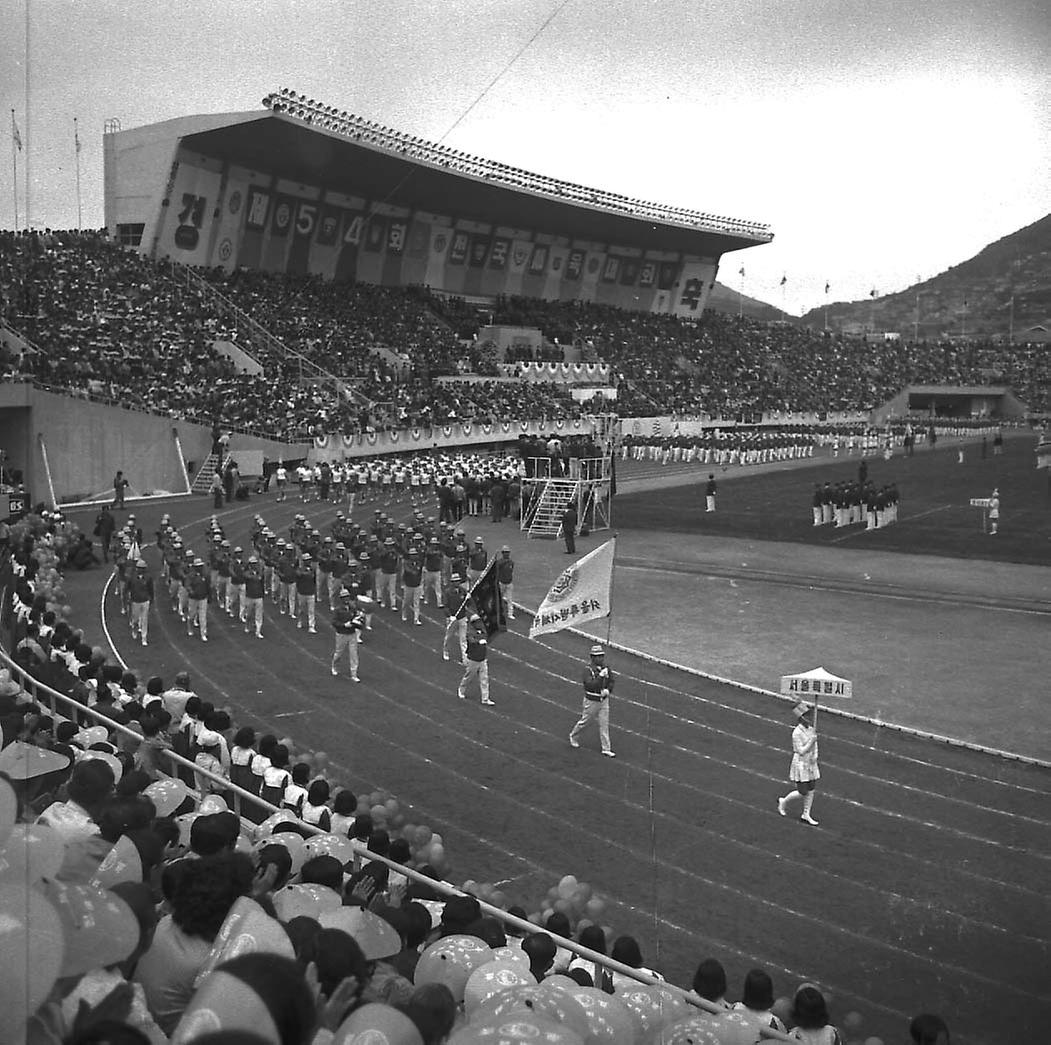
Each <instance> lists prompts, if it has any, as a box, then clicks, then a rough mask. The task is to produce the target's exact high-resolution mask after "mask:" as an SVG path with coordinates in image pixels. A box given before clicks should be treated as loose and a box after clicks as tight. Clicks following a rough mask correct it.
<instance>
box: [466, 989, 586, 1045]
mask: <svg viewBox="0 0 1051 1045" xmlns="http://www.w3.org/2000/svg"><path fill="white" fill-rule="evenodd" d="M546 983H547V980H544V981H543V983H541V984H537V983H535V982H534V983H528V984H523V985H521V986H518V987H508V988H507V989H505V990H502V991H500V992H499V993H498V994H494V995H491V996H490V997H489V998H488V999H486V1001H484V1002H483V1003H482V1004H481V1006H479V1008H478V1009H477V1011H476V1012H475V1014H474V1017H473V1021H474V1022H476V1023H477V1022H481V1021H483V1020H484V1021H490V1020H492V1019H494V1018H496V1017H505V1018H511V1017H514V1016H519V1015H522V1016H524V1015H534V1016H541V1017H543V1018H544V1019H549V1020H553V1021H554V1022H555V1023H558V1024H560V1025H561V1026H563V1027H568V1028H569V1029H570V1030H572V1031H573V1032H574V1033H576V1034H579V1035H580V1037H581V1038H583V1039H584V1040H585V1041H586V1040H587V1038H588V1036H589V1031H588V1017H587V1013H586V1012H585V1011H584V1010H583V1008H581V1006H580V1005H579V1003H578V1002H577V1001H576V1000H575V999H573V998H571V997H570V996H569V994H568V993H566V992H565V991H560V990H552V989H550V988H549V987H546V986H545V985H546ZM569 983H570V984H571V985H572V984H573V981H572V980H570V981H569Z"/></svg>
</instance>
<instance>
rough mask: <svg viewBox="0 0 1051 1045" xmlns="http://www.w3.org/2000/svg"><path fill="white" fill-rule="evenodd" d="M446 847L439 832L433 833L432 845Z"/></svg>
mask: <svg viewBox="0 0 1051 1045" xmlns="http://www.w3.org/2000/svg"><path fill="white" fill-rule="evenodd" d="M435 844H437V845H445V839H444V838H442V836H441V835H440V834H438V832H437V831H432V832H431V845H435Z"/></svg>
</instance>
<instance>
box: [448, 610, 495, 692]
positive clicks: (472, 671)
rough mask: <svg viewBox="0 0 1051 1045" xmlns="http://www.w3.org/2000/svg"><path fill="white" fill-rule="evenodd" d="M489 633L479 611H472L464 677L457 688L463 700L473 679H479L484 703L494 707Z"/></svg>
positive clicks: (465, 652)
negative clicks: (490, 677)
mask: <svg viewBox="0 0 1051 1045" xmlns="http://www.w3.org/2000/svg"><path fill="white" fill-rule="evenodd" d="M488 656H489V635H488V633H487V632H486V630H485V625H484V624H483V623H482V618H481V617H479V616H478V614H477V613H472V614H471V618H470V621H469V622H468V627H467V648H466V649H465V651H464V659H463V678H461V679H460V685H459V686H458V687H457V689H456V695H457V696H458V697H459V698H460V699H461V700H466V699H467V687H468V686H469V685H470V684H471V680H472V679H477V680H478V691H479V692H480V693H481V696H482V703H483V704H484V705H485V706H486V707H493V704H494V701H492V700H490V699H489V661H488Z"/></svg>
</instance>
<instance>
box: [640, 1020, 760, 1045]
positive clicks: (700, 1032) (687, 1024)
mask: <svg viewBox="0 0 1051 1045" xmlns="http://www.w3.org/2000/svg"><path fill="white" fill-rule="evenodd" d="M718 1018H719V1017H717V1016H710V1017H704V1016H687V1017H686V1019H684V1020H679V1022H678V1023H670V1024H668V1025H667V1026H665V1027H662V1028H661V1030H660V1032H659V1033H658V1034H656V1035H654V1037H653V1038H652V1039H651V1041H652V1045H719V1039H718V1038H717V1037H716V1034H715V1021H716V1020H717V1019H718ZM752 1040H753V1043H754V1041H755V1039H754V1037H753V1039H752Z"/></svg>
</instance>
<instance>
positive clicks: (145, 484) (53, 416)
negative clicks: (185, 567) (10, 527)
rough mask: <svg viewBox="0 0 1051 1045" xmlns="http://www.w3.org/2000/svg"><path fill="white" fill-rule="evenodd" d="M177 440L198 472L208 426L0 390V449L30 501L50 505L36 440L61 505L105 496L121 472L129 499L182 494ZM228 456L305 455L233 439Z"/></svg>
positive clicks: (9, 387) (207, 447) (24, 388)
mask: <svg viewBox="0 0 1051 1045" xmlns="http://www.w3.org/2000/svg"><path fill="white" fill-rule="evenodd" d="M176 433H177V434H178V437H179V442H180V444H181V446H182V452H183V455H184V457H185V459H186V460H187V461H189V462H191V463H193V464H195V465H196V466H199V465H200V464H201V462H203V461H204V459H205V458H206V457H207V456H208V454H209V452H210V451H211V448H212V434H211V430H210V429H209V428H208V427H207V426H205V425H199V424H192V423H190V422H187V421H172V420H171V419H170V418H166V417H159V416H156V415H154V414H145V413H138V412H136V411H132V410H123V409H121V408H120V407H114V406H107V405H106V404H103V403H93V402H90V401H88V400H82V399H74V398H72V397H68V396H62V395H56V394H54V393H51V392H44V391H41V390H40V389H37V388H33V386H32V385H27V384H26V385H19V384H5V385H2V386H0V446H3V447H4V449H5V450H7V453H8V459H9V461H10V464H11V466H12V467H14V468H20V469H21V470H22V472H23V474H24V476H25V483H26V486H27V488H28V489H29V491H30V494H31V496H32V498H33V500H34V502H36V501H49V500H50V490H49V487H48V482H47V474H46V471H45V468H44V459H43V454H42V452H41V440H42V441H43V445H44V447H45V448H46V452H47V459H48V464H49V465H50V468H51V482H52V484H53V486H54V493H55V500H56V501H58V502H59V503H62V502H69V501H79V500H92V499H97V498H98V497H99V496H102V495H105V494H106V493H107V492H108V491H111V490H112V489H113V476H114V473H115V472H116V471H117V469H118V468H119V469H121V470H123V472H124V473H125V475H126V476H127V478H128V480H129V482H130V483H131V492H132V494H135V495H141V494H146V493H159V492H162V491H168V492H171V493H182V492H184V491H185V490H186V481H185V477H184V475H183V471H182V466H181V464H180V462H179V456H178V450H177V448H176V442H175V434H176ZM230 449H231V451H232V452H233V453H235V454H236V453H237V451H238V450H259V451H262V452H263V453H265V454H267V455H268V456H269V457H270V458H271V459H272V460H277V459H278V458H281V457H283V458H284V459H285V460H296V459H299V458H302V457H305V456H306V452H307V447H306V446H305V445H303V444H292V445H288V444H284V443H278V442H275V441H273V440H269V439H261V438H258V437H256V436H250V435H245V434H241V433H232V434H231V436H230ZM191 479H192V475H191Z"/></svg>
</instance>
